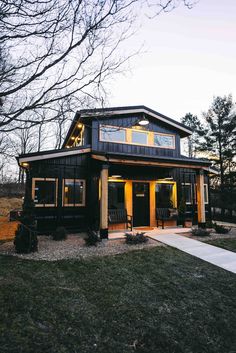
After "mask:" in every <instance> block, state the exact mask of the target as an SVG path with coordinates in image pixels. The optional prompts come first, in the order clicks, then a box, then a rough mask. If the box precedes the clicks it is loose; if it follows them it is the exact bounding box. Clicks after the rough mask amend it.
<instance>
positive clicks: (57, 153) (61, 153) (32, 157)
mask: <svg viewBox="0 0 236 353" xmlns="http://www.w3.org/2000/svg"><path fill="white" fill-rule="evenodd" d="M89 152H91V148H81V149H66V150H54V151H50V153H47V151H45V153H44V154H42V153H40V154H35V153H34V154H33V153H32V154H28V155H25V156H19V157H18V158H17V159H18V162H19V164H21V163H26V162H34V161H38V160H45V159H52V158H60V157H65V156H73V155H77V154H84V153H89Z"/></svg>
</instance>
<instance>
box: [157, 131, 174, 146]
mask: <svg viewBox="0 0 236 353" xmlns="http://www.w3.org/2000/svg"><path fill="white" fill-rule="evenodd" d="M154 146H156V147H162V148H175V137H174V135H169V134H160V133H154Z"/></svg>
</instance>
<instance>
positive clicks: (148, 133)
mask: <svg viewBox="0 0 236 353" xmlns="http://www.w3.org/2000/svg"><path fill="white" fill-rule="evenodd" d="M127 130H128V129H127ZM130 130H131V141H130V144H131V145H138V146H145V147H147V146H150V145H149V144H148V142H149V136H150V134H151V131H146V130H138V129H130ZM133 132H138V133H141V134H145V135H146V136H147V143H139V142H133V141H132V140H133ZM127 144H129V143H128V142H127ZM151 147H152V146H151Z"/></svg>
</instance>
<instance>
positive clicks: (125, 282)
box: [0, 247, 236, 353]
mask: <svg viewBox="0 0 236 353" xmlns="http://www.w3.org/2000/svg"><path fill="white" fill-rule="evenodd" d="M0 288H1V290H0V342H1V343H0V351H1V353H6V352H7V353H9V352H10V353H28V352H32V353H41V352H42V353H86V352H103V353H118V352H122V353H129V352H146V353H154V352H155V353H181V352H186V353H213V352H214V353H218V352H219V353H233V352H235V351H236V300H235V298H236V276H235V275H234V274H232V273H230V272H227V271H224V270H222V269H219V268H217V267H215V266H213V265H210V264H207V263H206V262H203V261H200V260H198V259H197V258H194V257H191V256H189V255H187V254H184V253H182V252H179V251H177V250H175V249H172V248H168V247H167V248H163V247H160V248H154V249H151V250H143V251H136V252H130V253H126V254H123V255H118V256H113V257H103V258H96V259H90V260H86V261H85V260H84V261H59V262H51V263H50V262H34V261H27V260H21V259H17V258H13V257H6V256H5V257H4V256H1V257H0Z"/></svg>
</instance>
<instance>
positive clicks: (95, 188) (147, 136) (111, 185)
mask: <svg viewBox="0 0 236 353" xmlns="http://www.w3.org/2000/svg"><path fill="white" fill-rule="evenodd" d="M190 134H191V130H190V129H189V128H188V127H186V126H184V125H183V124H181V123H179V122H177V121H175V120H172V119H170V118H168V117H166V116H164V115H162V114H160V113H158V112H156V111H154V110H152V109H150V108H147V107H145V106H131V107H118V108H107V109H93V110H81V111H78V112H77V113H76V115H75V117H74V120H73V122H72V124H71V126H70V129H69V131H68V134H67V136H66V139H65V141H64V144H63V147H62V148H61V149H58V150H51V151H45V152H38V153H29V154H26V155H20V156H19V157H18V162H19V165H20V166H21V167H22V168H25V169H26V171H27V188H28V189H29V188H30V190H31V192H32V199H33V200H34V202H35V206H36V217H37V221H38V222H37V224H38V230H39V231H42V232H45V231H50V230H51V229H53V228H55V227H56V226H58V225H64V226H65V227H67V228H68V229H69V230H75V231H79V230H84V229H86V228H87V227H88V226H90V227H95V228H99V229H100V231H101V234H102V235H103V236H106V235H107V233H108V229H114V228H115V229H121V228H124V224H123V221H122V222H120V223H118V224H117V222H115V223H116V224H113V223H114V222H111V218H110V212H112V210H123V211H124V210H125V212H127V214H128V215H131V216H132V218H133V226H134V227H139V226H151V227H153V226H156V225H157V220H156V217H157V209H168V210H170V209H171V210H175V209H178V208H179V205H180V204H181V205H182V206H183V205H184V208H185V209H184V213H185V217H188V218H190V219H192V220H193V222H195V223H199V224H204V223H205V221H206V217H210V205H209V202H210V200H209V192H208V189H209V183H208V175H209V173H210V172H211V169H210V162H209V161H207V160H201V159H195V158H188V157H185V156H183V155H181V152H180V140H181V138H183V137H187V136H189V135H190ZM170 219H171V218H170ZM171 222H172V223H171ZM171 222H169V224H173V222H174V223H176V219H175V220H174V218H173V219H172V221H171ZM167 224H168V220H167Z"/></svg>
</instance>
